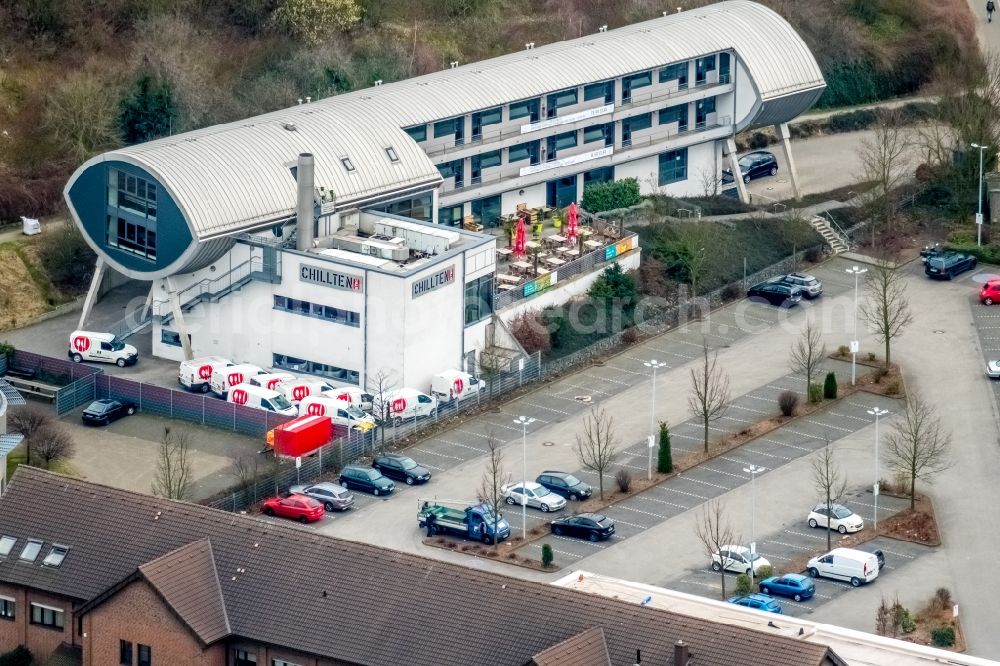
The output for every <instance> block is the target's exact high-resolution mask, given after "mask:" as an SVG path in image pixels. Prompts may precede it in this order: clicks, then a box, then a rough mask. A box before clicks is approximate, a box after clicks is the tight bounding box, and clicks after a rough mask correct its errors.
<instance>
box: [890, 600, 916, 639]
mask: <svg viewBox="0 0 1000 666" xmlns="http://www.w3.org/2000/svg"><path fill="white" fill-rule="evenodd" d="M894 610H895V612H896V621H897V623H898V624H899V628H900V630H902V632H903V633H904V634H911V633H913V630H914V629H916V628H917V621H916V620H915V619H913V613H911V612H910V609H909V608H906V607H905V606H903V605H902V604H900V603H897V604H896V607H895V609H894Z"/></svg>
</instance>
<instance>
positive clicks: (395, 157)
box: [385, 146, 399, 162]
mask: <svg viewBox="0 0 1000 666" xmlns="http://www.w3.org/2000/svg"><path fill="white" fill-rule="evenodd" d="M385 154H386V155H388V156H389V161H390V162H398V161H399V155H397V154H396V149H395V148H393V147H392V146H389V147H388V148H386V149H385Z"/></svg>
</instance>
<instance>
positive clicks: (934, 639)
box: [931, 624, 955, 647]
mask: <svg viewBox="0 0 1000 666" xmlns="http://www.w3.org/2000/svg"><path fill="white" fill-rule="evenodd" d="M931 643H933V645H934V647H951V646H953V645H954V644H955V629H954V627H950V626H948V625H946V624H945V625H942V626H940V627H936V628H934V629H932V630H931Z"/></svg>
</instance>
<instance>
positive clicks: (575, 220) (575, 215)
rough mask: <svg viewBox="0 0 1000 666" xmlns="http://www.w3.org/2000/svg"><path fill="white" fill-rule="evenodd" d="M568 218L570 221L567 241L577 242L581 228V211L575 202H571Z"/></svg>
mask: <svg viewBox="0 0 1000 666" xmlns="http://www.w3.org/2000/svg"><path fill="white" fill-rule="evenodd" d="M567 217H568V218H569V220H568V221H567V224H566V238H567V240H570V241H574V240H576V234H577V229H578V228H579V226H580V224H579V218H580V211H579V210H577V208H576V202H575V201H572V202H570V204H569V210H568V211H567Z"/></svg>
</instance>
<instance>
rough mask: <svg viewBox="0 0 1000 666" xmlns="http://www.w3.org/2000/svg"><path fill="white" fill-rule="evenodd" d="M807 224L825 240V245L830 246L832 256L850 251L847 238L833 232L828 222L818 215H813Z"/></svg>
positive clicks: (837, 232) (835, 231)
mask: <svg viewBox="0 0 1000 666" xmlns="http://www.w3.org/2000/svg"><path fill="white" fill-rule="evenodd" d="M809 224H810V225H811V226H812V228H813V229H815V230H816V233H818V234H819V235H820V236H822V237H823V240H825V241H826V244H827V245H829V246H830V249H831V250H833V253H834V254H840V253H842V252H847V251H848V250H850V249H851V246H850V241H849V240H848V239H847V237H846V236H844V235H843V234H841V233H840V232H839V231H837V230H835V229H834V228H833V225H831V224H830V221H829V220H827V219H826V218H822V217H820V216H819V215H813V216H812V218H810V219H809Z"/></svg>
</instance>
